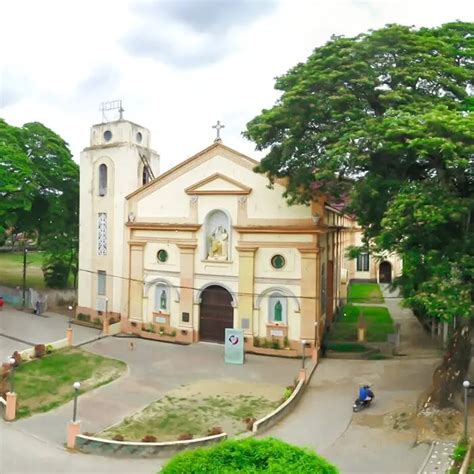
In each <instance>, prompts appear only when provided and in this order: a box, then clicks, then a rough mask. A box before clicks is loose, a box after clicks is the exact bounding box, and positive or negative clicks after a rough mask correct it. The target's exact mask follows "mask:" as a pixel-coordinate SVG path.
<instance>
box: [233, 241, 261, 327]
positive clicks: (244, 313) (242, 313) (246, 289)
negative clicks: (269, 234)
mask: <svg viewBox="0 0 474 474" xmlns="http://www.w3.org/2000/svg"><path fill="white" fill-rule="evenodd" d="M257 248H258V247H256V246H238V247H236V249H237V251H238V252H239V291H238V292H239V310H238V318H239V320H238V321H235V326H236V327H242V319H248V321H249V324H248V328H246V329H245V332H246V333H248V334H253V299H254V284H255V252H256V251H257Z"/></svg>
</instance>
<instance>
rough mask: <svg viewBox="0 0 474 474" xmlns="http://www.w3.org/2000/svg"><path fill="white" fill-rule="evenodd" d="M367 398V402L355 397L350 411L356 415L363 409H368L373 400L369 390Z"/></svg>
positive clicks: (373, 396)
mask: <svg viewBox="0 0 474 474" xmlns="http://www.w3.org/2000/svg"><path fill="white" fill-rule="evenodd" d="M369 397H370V399H369V400H361V399H360V398H359V397H357V398H356V399H355V401H354V405H352V411H353V412H354V413H357V412H358V411H360V410H363V409H364V408H368V407H369V406H370V404H371V403H372V402H373V401H374V398H375V395H374V392H372V391H371V390H370V391H369Z"/></svg>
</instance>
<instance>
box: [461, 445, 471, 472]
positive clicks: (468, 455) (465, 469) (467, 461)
mask: <svg viewBox="0 0 474 474" xmlns="http://www.w3.org/2000/svg"><path fill="white" fill-rule="evenodd" d="M471 451H472V445H471V444H469V448H468V450H467V453H466V455H465V456H464V461H463V462H462V465H461V469H459V474H467V473H468V472H470V471H469V466H470V464H471V463H470V461H471Z"/></svg>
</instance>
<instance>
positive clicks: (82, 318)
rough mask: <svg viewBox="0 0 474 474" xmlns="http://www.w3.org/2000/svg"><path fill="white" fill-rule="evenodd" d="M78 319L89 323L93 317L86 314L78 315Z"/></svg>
mask: <svg viewBox="0 0 474 474" xmlns="http://www.w3.org/2000/svg"><path fill="white" fill-rule="evenodd" d="M77 319H79V321H87V322H89V321H90V320H91V317H90V316H89V315H88V314H85V313H79V314H78V315H77Z"/></svg>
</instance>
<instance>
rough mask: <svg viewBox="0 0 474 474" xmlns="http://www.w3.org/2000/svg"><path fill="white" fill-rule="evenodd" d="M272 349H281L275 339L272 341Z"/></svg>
mask: <svg viewBox="0 0 474 474" xmlns="http://www.w3.org/2000/svg"><path fill="white" fill-rule="evenodd" d="M272 349H280V342H279V341H278V339H274V340H273V341H272Z"/></svg>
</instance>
